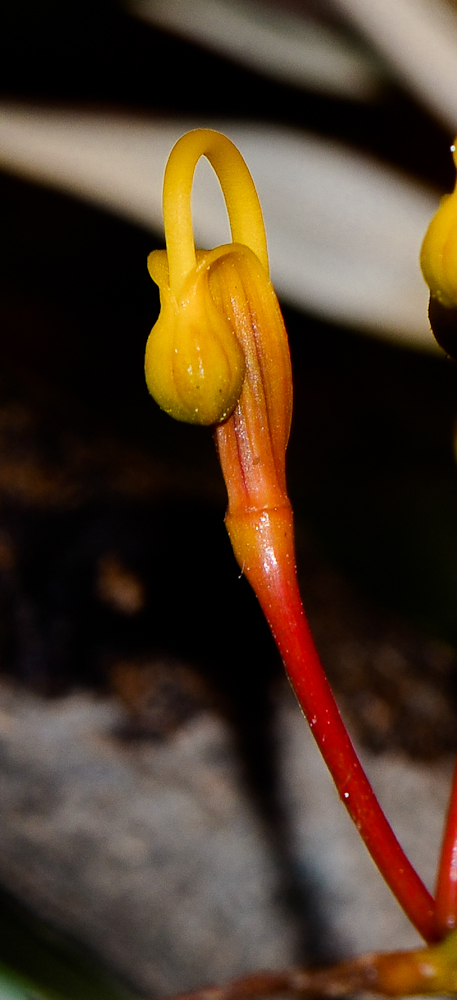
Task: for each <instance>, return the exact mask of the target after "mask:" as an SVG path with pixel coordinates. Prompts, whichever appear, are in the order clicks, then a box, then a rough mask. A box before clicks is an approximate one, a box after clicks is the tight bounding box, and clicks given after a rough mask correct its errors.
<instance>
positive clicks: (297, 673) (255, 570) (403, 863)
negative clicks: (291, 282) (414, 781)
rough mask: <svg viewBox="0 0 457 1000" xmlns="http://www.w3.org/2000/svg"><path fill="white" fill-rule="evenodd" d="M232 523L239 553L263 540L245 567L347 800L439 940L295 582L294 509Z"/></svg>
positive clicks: (411, 909) (407, 900)
mask: <svg viewBox="0 0 457 1000" xmlns="http://www.w3.org/2000/svg"><path fill="white" fill-rule="evenodd" d="M227 521H228V523H227V528H228V531H229V534H230V537H231V540H232V544H233V547H234V549H235V552H237V550H238V553H240V554H241V552H242V550H243V549H244V548H245V542H244V539H245V538H246V535H247V536H248V538H250V539H251V540H252V539H256V538H258V539H259V542H260V544H259V545H257V544H256V541H252V542H251V544H249V543H248V549H249V551H248V553H247V558H243V556H241V560H240V565H241V567H242V568H243V571H244V573H245V575H246V576H247V578H248V580H249V582H250V583H251V585H252V587H253V589H254V591H255V593H256V595H257V598H258V600H259V603H260V605H261V607H262V610H263V612H264V614H265V617H266V619H267V621H268V624H269V626H270V628H271V631H272V633H273V636H274V639H275V642H276V645H277V647H278V650H279V652H280V654H281V657H282V660H283V663H284V666H285V669H286V671H287V675H288V677H289V680H290V683H291V685H292V688H293V690H294V692H295V694H296V697H297V699H298V702H299V704H300V707H301V709H302V711H303V713H304V715H305V716H306V719H307V720H308V723H309V726H310V728H311V732H312V734H313V736H314V739H315V741H316V743H317V745H318V747H319V750H320V751H321V754H322V756H323V758H324V760H325V763H326V764H327V767H328V769H329V771H330V774H331V775H332V778H333V780H334V782H335V785H336V787H337V790H338V793H339V795H340V798H341V800H342V802H343V804H344V805H345V806H346V809H347V811H348V812H349V815H350V816H351V818H352V820H353V822H354V823H355V825H356V827H357V830H358V832H359V834H360V836H361V838H362V839H363V841H364V842H365V844H366V847H367V848H368V851H369V852H370V854H371V856H372V858H373V861H374V862H375V864H376V865H377V867H378V868H379V870H380V872H381V874H382V875H383V877H384V879H385V881H386V882H387V884H388V885H389V887H390V889H391V890H392V892H393V893H394V895H395V896H396V898H397V900H398V902H399V903H400V905H401V906H402V907H403V910H404V911H405V913H406V914H407V916H408V918H409V920H410V921H411V922H412V923H413V924H414V926H415V927H416V928H417V930H418V931H419V933H420V934H421V935H422V937H423V938H424V940H425V941H427V942H429V943H430V942H433V941H436V940H439V939H440V938H441V937H442V936H443V932H442V931H441V930H440V928H438V927H437V925H436V923H435V916H434V912H435V904H434V901H433V898H432V897H431V895H430V894H429V892H428V891H427V889H426V888H425V886H424V884H423V882H422V881H421V879H420V878H419V876H418V874H417V872H416V871H415V869H414V868H413V866H412V865H411V863H410V861H409V860H408V858H407V857H406V855H405V853H404V851H403V849H402V847H401V846H400V844H399V842H398V840H397V838H396V836H395V834H394V833H393V830H392V828H391V826H390V824H389V822H388V821H387V819H386V817H385V815H384V812H383V810H382V809H381V806H380V804H379V802H378V800H377V798H376V796H375V794H374V792H373V789H372V787H371V785H370V782H369V780H368V778H367V776H366V774H365V772H364V770H363V768H362V766H361V764H360V761H359V759H358V757H357V754H356V752H355V749H354V747H353V745H352V742H351V740H350V738H349V735H348V733H347V730H346V727H345V725H344V723H343V720H342V718H341V715H340V713H339V710H338V707H337V705H336V702H335V699H334V697H333V694H332V691H331V689H330V686H329V684H328V681H327V678H326V676H325V673H324V670H323V668H322V666H321V663H320V659H319V656H318V653H317V650H316V647H315V645H314V641H313V637H312V635H311V631H310V628H309V625H308V622H307V619H306V616H305V613H304V609H303V605H302V601H301V597H300V593H299V589H298V585H297V580H296V572H295V562H294V552H293V533H292V531H293V529H292V514H291V511H290V509H289V510H288V509H287V508H285V509H282V510H278V509H276V510H274V511H260V512H251V513H249V514H246V515H244V518H242V519H239V518H237V517H235V518H233V519H230V516H229V517H228V519H227ZM242 522H244V523H242ZM241 535H242V536H244V538H243V544H242V545H240V536H241ZM248 562H249V564H248ZM454 832H455V830H454ZM448 930H449V928H448Z"/></svg>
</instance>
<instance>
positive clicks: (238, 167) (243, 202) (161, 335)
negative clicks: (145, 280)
mask: <svg viewBox="0 0 457 1000" xmlns="http://www.w3.org/2000/svg"><path fill="white" fill-rule="evenodd" d="M201 156H206V157H207V159H208V160H209V162H210V163H211V165H212V166H213V168H214V171H215V173H216V175H217V177H218V179H219V181H220V184H221V187H222V192H223V195H224V198H225V202H226V206H227V212H228V216H229V220H230V228H231V234H232V239H233V243H231V244H229V245H228V246H221V247H217V248H216V249H214V250H205V251H196V250H195V245H194V237H193V230H192V213H191V189H192V181H193V175H194V170H195V166H196V164H197V162H198V160H199V159H200V157H201ZM163 216H164V224H165V240H166V244H167V251H166V252H165V251H155V252H154V253H152V254H150V256H149V260H148V267H149V272H150V274H151V277H152V278H153V280H154V281H155V282H157V284H158V286H159V288H160V299H161V312H160V316H159V319H158V321H157V323H156V325H155V326H154V327H153V329H152V331H151V334H150V336H149V340H148V343H147V346H146V358H145V374H146V382H147V385H148V389H149V391H150V393H151V395H152V396H153V397H154V399H155V400H156V402H157V403H158V404H159V406H161V407H162V409H164V410H166V412H167V413H169V414H170V416H172V417H175V418H176V419H177V420H185V421H187V422H189V423H199V424H216V425H218V424H220V423H221V422H222V421H225V420H227V418H228V417H229V416H230V414H231V413H232V411H233V410H234V408H235V406H236V404H237V402H238V400H239V397H240V395H241V390H242V386H243V380H244V375H245V356H244V345H243V344H242V341H241V340H240V338H239V337H238V336H237V329H236V320H234V318H233V316H231V315H230V310H227V308H226V307H225V305H224V303H222V302H221V301H220V300H219V299H218V298H217V295H215V294H214V293H213V290H212V286H211V273H212V271H213V270H214V268H215V266H216V262H218V261H220V260H221V259H224V260H225V259H226V258H227V256H229V255H230V254H231V253H232V252H233V248H234V247H235V246H237V245H239V244H241V246H242V247H249V248H250V252H251V253H252V255H253V256H254V257H255V259H256V260H257V263H258V264H259V267H260V269H261V271H262V269H263V271H262V273H263V275H264V279H265V280H266V281H268V257H267V247H266V239H265V230H264V226H263V219H262V210H261V208H260V204H259V199H258V197H257V192H256V190H255V187H254V183H253V180H252V177H251V175H250V173H249V170H248V168H247V166H246V164H245V162H244V160H243V158H242V156H241V154H240V153H239V152H238V150H237V148H236V146H234V145H233V143H232V142H230V139H227V138H226V136H223V135H221V134H220V133H219V132H213V131H212V130H210V129H195V131H193V132H188V133H187V134H186V135H184V136H182V138H181V139H180V140H179V141H178V142H177V143H176V145H175V147H174V148H173V150H172V152H171V154H170V157H169V160H168V163H167V167H166V170H165V177H164V188H163Z"/></svg>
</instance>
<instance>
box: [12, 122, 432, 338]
mask: <svg viewBox="0 0 457 1000" xmlns="http://www.w3.org/2000/svg"><path fill="white" fill-rule="evenodd" d="M202 124H206V125H208V126H209V127H212V128H217V129H221V130H222V131H224V132H226V134H227V135H229V136H230V137H231V138H232V139H233V141H234V142H235V143H236V144H237V145H238V146H239V148H240V150H241V152H242V153H243V155H244V157H245V158H246V160H247V163H248V165H249V167H250V169H251V171H252V174H253V176H254V178H255V182H256V185H257V188H258V191H259V195H260V199H261V202H262V206H263V210H264V215H265V221H266V227H267V233H268V240H269V248H270V257H271V267H272V276H273V280H274V282H275V284H276V288H277V291H278V293H279V295H280V296H282V297H283V298H284V300H285V301H288V302H290V303H291V304H293V305H294V306H297V307H299V308H304V309H306V310H310V311H312V312H315V313H316V314H318V315H321V316H323V317H325V318H328V319H330V320H333V321H337V322H342V323H345V324H348V325H353V326H355V327H359V328H360V329H362V330H364V331H366V332H369V333H376V334H378V335H380V336H383V337H387V338H391V339H395V340H398V341H401V342H403V343H405V344H410V345H411V346H414V347H423V348H425V349H433V338H432V337H431V335H430V333H429V328H428V322H427V318H426V307H427V297H428V296H427V289H426V286H425V284H424V282H423V280H422V278H421V275H420V270H419V264H418V255H419V249H420V245H421V242H422V238H423V233H424V231H425V229H426V227H427V225H428V222H429V220H430V218H431V216H432V214H433V212H434V211H435V209H436V206H437V203H438V197H437V196H435V195H434V194H433V192H431V191H430V190H428V189H426V188H424V187H421V186H420V185H419V184H415V183H414V182H412V181H410V180H408V179H406V178H405V177H403V176H401V175H400V174H397V173H396V172H395V171H394V170H392V169H390V168H389V167H387V166H383V165H380V164H378V163H376V162H375V161H372V160H370V159H369V158H367V157H364V156H363V155H361V154H356V153H353V152H352V151H351V150H350V149H349V148H347V147H344V146H343V145H340V144H338V143H336V142H331V141H329V140H322V139H319V138H318V137H316V136H313V135H309V134H306V133H302V132H299V131H293V130H290V129H286V128H280V127H276V126H270V125H259V124H256V123H252V124H251V123H243V124H239V123H233V122H226V121H216V122H214V121H211V122H207V123H202V122H201V121H199V122H195V121H185V120H183V121H177V120H169V121H163V120H161V121H154V120H152V121H151V120H148V119H141V118H138V117H137V118H135V117H129V116H127V115H124V116H121V115H115V114H112V115H110V116H107V115H106V113H104V114H102V113H78V112H75V111H72V110H68V111H62V110H50V109H42V110H40V109H37V108H36V107H30V108H29V107H23V106H17V105H16V106H15V105H6V104H3V105H0V165H1V166H3V167H4V168H5V169H7V170H10V171H13V172H17V173H19V174H22V175H23V176H24V177H26V178H27V179H29V180H36V181H40V182H43V183H46V184H49V185H55V186H56V187H58V188H61V189H62V190H64V191H67V192H69V193H70V194H73V195H76V196H78V197H83V198H87V199H89V200H90V201H93V202H96V203H97V204H99V205H101V206H103V207H105V208H107V209H109V210H111V211H116V212H119V213H120V214H122V215H124V216H126V217H128V218H129V219H131V220H133V221H135V222H136V223H139V224H142V225H144V226H147V227H148V226H150V227H152V228H154V229H156V230H161V228H162V223H161V188H162V177H163V170H164V167H165V163H166V160H167V157H168V154H169V152H170V149H171V147H172V146H173V144H174V142H175V141H176V140H177V139H178V138H179V136H180V135H182V134H183V132H185V131H186V130H187V129H188V128H194V127H196V126H197V125H202ZM194 217H195V227H196V236H197V240H198V241H199V243H200V245H202V246H212V245H214V244H218V243H221V242H224V241H225V240H226V239H227V238H228V231H227V225H226V222H224V219H225V212H224V209H223V207H222V200H221V197H220V193H219V191H218V188H217V184H216V182H215V181H214V182H213V181H212V180H211V182H210V183H209V182H208V175H207V173H205V170H204V165H202V168H200V167H199V169H198V171H197V178H196V185H195V193H194ZM70 238H71V234H69V239H70Z"/></svg>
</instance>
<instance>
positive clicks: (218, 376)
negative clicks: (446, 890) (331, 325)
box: [145, 129, 437, 941]
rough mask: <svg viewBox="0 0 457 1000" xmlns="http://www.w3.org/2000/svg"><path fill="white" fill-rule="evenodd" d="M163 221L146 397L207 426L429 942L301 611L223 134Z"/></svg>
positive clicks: (185, 161)
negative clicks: (210, 227)
mask: <svg viewBox="0 0 457 1000" xmlns="http://www.w3.org/2000/svg"><path fill="white" fill-rule="evenodd" d="M200 156H206V157H207V159H208V160H209V161H210V163H211V164H212V166H213V168H214V170H215V172H216V174H217V176H218V178H219V181H220V183H221V187H222V191H223V194H224V197H225V201H226V205H227V210H228V216H229V221H230V225H231V234H232V240H233V242H232V243H231V244H229V245H227V246H222V247H219V248H217V249H215V250H210V251H201V252H198V253H196V251H195V247H194V241H193V233H192V217H191V205H190V197H191V188H192V182H193V174H194V170H195V166H196V164H197V161H198V159H199V158H200ZM164 223H165V238H166V243H167V252H166V253H164V252H163V251H159V252H155V253H153V254H151V255H150V258H149V269H150V272H151V274H152V276H153V278H154V279H155V280H157V281H158V283H159V286H160V293H161V302H162V312H161V315H160V317H159V320H158V322H157V323H156V326H155V327H154V328H153V330H152V332H151V335H150V338H149V341H148V345H147V349H146V363H145V368H146V380H147V383H148V386H149V389H150V391H151V393H152V395H153V396H154V397H155V399H156V400H157V402H158V403H159V405H161V406H163V408H164V409H166V410H167V412H168V413H170V414H171V415H172V416H175V417H177V418H178V419H184V420H189V421H191V422H200V423H204V424H213V425H214V427H215V439H216V445H217V448H218V453H219V457H220V461H221V466H222V471H223V475H224V479H225V483H226V486H227V492H228V501H229V502H228V511H227V515H226V522H225V523H226V526H227V530H228V533H229V536H230V540H231V543H232V546H233V550H234V553H235V556H236V559H237V561H238V564H239V566H240V568H241V570H242V572H243V573H244V574H245V576H246V577H247V578H248V580H249V582H250V583H251V585H252V587H253V589H254V591H255V593H256V595H257V598H258V600H259V602H260V604H261V607H262V609H263V611H264V613H265V616H266V618H267V620H268V623H269V625H270V628H271V630H272V632H273V635H274V638H275V641H276V644H277V646H278V649H279V652H280V654H281V656H282V659H283V662H284V665H285V668H286V671H287V673H288V676H289V679H290V681H291V684H292V687H293V689H294V691H295V693H296V695H297V698H298V701H299V703H300V706H301V708H302V710H303V712H304V714H305V716H306V718H307V719H308V722H309V725H310V727H311V730H312V732H313V735H314V737H315V740H316V742H317V744H318V746H319V748H320V750H321V752H322V754H323V757H324V759H325V761H326V763H327V765H328V767H329V770H330V772H331V774H332V776H333V778H334V781H335V783H336V786H337V789H338V792H339V794H340V797H341V799H342V801H343V803H344V805H345V806H346V808H347V810H348V811H349V813H350V815H351V817H352V819H353V820H354V823H355V825H356V827H357V829H358V831H359V833H360V835H361V837H362V838H363V840H364V841H365V843H366V845H367V847H368V850H369V851H370V853H371V855H372V857H373V859H374V861H375V862H376V864H377V865H378V867H379V869H380V871H381V872H382V874H383V875H384V877H385V879H386V881H387V882H388V884H389V886H390V887H391V889H392V891H393V892H394V894H395V896H396V897H397V899H398V901H399V903H400V904H401V905H402V906H403V908H404V910H405V912H406V913H407V915H408V917H409V918H410V920H411V921H412V923H413V924H414V925H415V926H416V927H417V929H418V930H419V932H420V933H421V934H422V936H423V937H424V938H425V939H426V940H427V941H433V940H435V939H436V937H437V931H436V928H435V923H434V902H433V900H432V898H431V896H430V895H429V893H428V892H427V890H426V888H425V887H424V885H423V883H422V882H421V880H420V878H419V876H418V875H417V873H416V872H415V871H414V869H413V868H412V866H411V864H410V862H409V861H408V859H407V858H406V856H405V854H404V852H403V850H402V848H401V847H400V845H399V843H398V841H397V839H396V837H395V835H394V833H393V831H392V829H391V827H390V825H389V823H388V821H387V819H386V818H385V816H384V813H383V812H382V810H381V807H380V805H379V803H378V801H377V799H376V797H375V795H374V793H373V790H372V788H371V786H370V783H369V781H368V779H367V777H366V775H365V773H364V771H363V769H362V767H361V765H360V762H359V760H358V758H357V755H356V753H355V750H354V748H353V746H352V743H351V741H350V739H349V736H348V734H347V731H346V729H345V726H344V724H343V722H342V719H341V716H340V714H339V711H338V708H337V705H336V703H335V700H334V698H333V695H332V692H331V690H330V687H329V685H328V682H327V679H326V677H325V674H324V671H323V669H322V666H321V664H320V661H319V657H318V654H317V652H316V648H315V646H314V642H313V639H312V636H311V633H310V629H309V626H308V623H307V620H306V618H305V614H304V611H303V606H302V602H301V598H300V594H299V590H298V586H297V579H296V567H295V552H294V532H293V516H292V508H291V505H290V501H289V498H288V495H287V488H286V477H285V453H286V447H287V441H288V437H289V429H290V421H291V412H292V377H291V367H290V358H289V348H288V342H287V334H286V331H285V328H284V323H283V320H282V316H281V313H280V309H279V305H278V302H277V299H276V296H275V293H274V290H273V287H272V285H271V283H270V280H269V276H268V258H267V248H266V238H265V230H264V226H263V220H262V213H261V209H260V205H259V201H258V198H257V194H256V191H255V188H254V184H253V182H252V179H251V177H250V174H249V171H248V169H247V167H246V164H245V163H244V161H243V159H242V157H241V155H240V153H239V152H238V150H237V149H236V147H235V146H234V145H233V144H232V143H231V142H230V141H229V140H228V139H227V138H226V137H225V136H222V135H220V134H219V133H217V132H213V131H210V130H206V129H198V130H196V131H194V132H190V133H188V134H187V135H185V136H183V137H182V138H181V139H180V140H179V142H178V143H177V144H176V146H175V147H174V149H173V150H172V152H171V155H170V159H169V161H168V165H167V168H166V172H165V179H164Z"/></svg>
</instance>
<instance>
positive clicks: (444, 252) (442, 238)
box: [420, 140, 457, 309]
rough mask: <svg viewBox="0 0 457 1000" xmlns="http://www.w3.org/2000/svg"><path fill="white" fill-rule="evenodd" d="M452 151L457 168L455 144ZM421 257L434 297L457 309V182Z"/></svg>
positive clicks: (443, 203) (429, 232)
mask: <svg viewBox="0 0 457 1000" xmlns="http://www.w3.org/2000/svg"><path fill="white" fill-rule="evenodd" d="M456 141H457V140H456ZM452 152H453V157H454V163H455V165H456V167H457V152H456V149H455V146H453V147H452ZM420 260H421V268H422V273H423V275H424V278H425V281H426V282H427V285H428V286H429V288H430V294H431V297H432V298H433V299H436V300H437V301H438V302H439V303H440V304H441V305H442V306H444V307H445V308H446V309H455V308H457V184H456V186H455V188H454V191H453V192H452V194H448V195H445V196H444V198H442V199H441V204H440V207H439V209H438V211H437V213H436V215H435V216H434V218H433V219H432V221H431V223H430V225H429V228H428V230H427V232H426V234H425V239H424V242H423V244H422V251H421V258H420Z"/></svg>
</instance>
